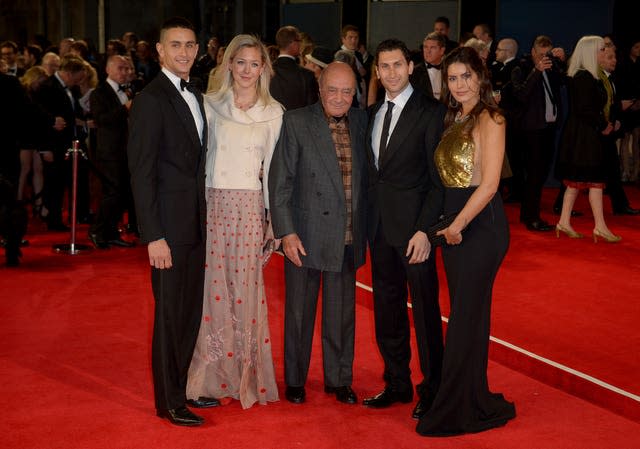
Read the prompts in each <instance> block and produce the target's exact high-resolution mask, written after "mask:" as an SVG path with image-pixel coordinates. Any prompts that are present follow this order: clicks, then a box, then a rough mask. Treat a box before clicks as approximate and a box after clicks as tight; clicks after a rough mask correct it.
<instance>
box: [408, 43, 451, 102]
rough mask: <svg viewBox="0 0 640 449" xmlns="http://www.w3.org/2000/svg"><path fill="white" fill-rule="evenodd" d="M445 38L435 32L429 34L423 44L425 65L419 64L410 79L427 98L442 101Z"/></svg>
mask: <svg viewBox="0 0 640 449" xmlns="http://www.w3.org/2000/svg"><path fill="white" fill-rule="evenodd" d="M445 45H446V41H445V37H444V36H443V35H442V34H440V33H436V32H435V31H434V32H432V33H429V34H427V36H426V37H425V38H424V41H423V42H422V56H423V58H424V63H421V64H417V65H416V66H415V67H414V69H413V73H412V74H411V76H410V77H409V80H410V81H411V84H412V85H413V87H414V88H415V89H418V90H420V91H422V92H423V93H424V94H425V95H426V96H427V97H430V98H433V99H434V100H440V90H441V89H442V69H441V65H442V59H443V58H444V54H445Z"/></svg>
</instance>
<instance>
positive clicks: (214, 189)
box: [187, 34, 283, 408]
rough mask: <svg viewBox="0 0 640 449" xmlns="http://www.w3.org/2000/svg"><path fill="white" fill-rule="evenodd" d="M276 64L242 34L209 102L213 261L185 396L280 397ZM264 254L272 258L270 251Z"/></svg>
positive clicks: (250, 400)
mask: <svg viewBox="0 0 640 449" xmlns="http://www.w3.org/2000/svg"><path fill="white" fill-rule="evenodd" d="M271 72H272V69H271V62H270V60H269V56H268V53H267V49H266V48H265V46H264V45H263V44H262V43H261V42H260V41H259V40H258V39H257V38H256V37H254V36H250V35H246V34H242V35H238V36H236V37H235V38H234V39H233V40H232V41H231V43H230V44H229V45H228V46H227V49H226V51H225V54H224V58H223V60H222V64H221V65H220V66H219V68H218V70H217V71H216V74H215V80H214V81H215V82H216V84H217V85H219V86H220V88H219V90H218V91H216V92H215V93H211V94H207V95H206V96H205V101H204V104H205V111H206V113H207V121H208V126H209V142H208V147H207V148H208V154H207V163H206V185H207V192H206V194H207V260H206V265H205V288H204V290H205V294H204V309H203V314H202V321H201V326H200V333H199V336H198V341H197V343H196V348H195V351H194V355H193V360H192V362H191V368H190V369H189V379H188V385H187V398H188V399H190V400H191V401H198V400H201V399H202V400H205V401H206V400H208V399H210V398H233V399H236V400H239V401H240V403H241V405H242V407H243V408H248V407H251V406H252V405H253V404H254V403H256V402H259V403H261V404H265V403H266V402H268V401H277V400H278V389H277V386H276V381H275V374H274V368H273V361H272V357H271V341H270V336H269V323H268V320H267V302H266V298H265V293H264V281H263V276H262V266H263V262H264V261H265V258H266V257H268V249H267V250H264V249H263V248H268V247H269V245H268V242H269V241H270V240H271V239H270V236H272V235H273V232H270V229H271V228H270V225H268V224H267V223H266V222H265V208H266V209H268V207H269V205H268V198H269V196H268V191H267V182H266V179H267V177H268V174H269V165H270V162H271V156H272V154H273V150H274V147H275V144H276V141H277V139H278V136H279V134H280V127H281V125H282V115H283V109H282V106H281V105H280V103H278V102H277V101H275V100H274V99H273V98H272V97H271V95H270V94H269V80H270V77H271ZM265 252H266V253H265Z"/></svg>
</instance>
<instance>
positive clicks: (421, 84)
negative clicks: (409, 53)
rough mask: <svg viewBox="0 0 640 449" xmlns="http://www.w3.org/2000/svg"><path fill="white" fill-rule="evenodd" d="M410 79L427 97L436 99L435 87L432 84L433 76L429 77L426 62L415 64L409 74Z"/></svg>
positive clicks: (415, 87)
mask: <svg viewBox="0 0 640 449" xmlns="http://www.w3.org/2000/svg"><path fill="white" fill-rule="evenodd" d="M409 80H410V81H411V85H412V86H413V88H414V89H418V90H420V91H422V92H423V93H424V94H425V95H426V96H427V97H429V98H433V99H434V100H435V98H434V96H433V87H432V86H431V78H429V71H428V70H427V66H426V65H425V63H424V62H420V63H419V64H416V65H415V66H414V68H413V73H412V74H411V75H410V76H409Z"/></svg>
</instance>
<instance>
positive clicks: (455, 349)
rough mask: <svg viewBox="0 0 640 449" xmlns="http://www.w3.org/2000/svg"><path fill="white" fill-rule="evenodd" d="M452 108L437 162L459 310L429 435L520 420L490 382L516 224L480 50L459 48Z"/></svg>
mask: <svg viewBox="0 0 640 449" xmlns="http://www.w3.org/2000/svg"><path fill="white" fill-rule="evenodd" d="M443 84H444V86H443V91H442V92H443V99H444V101H445V102H447V103H448V105H449V110H448V112H447V115H446V117H445V128H446V130H445V133H444V135H443V137H442V141H441V142H440V144H439V145H438V148H437V150H436V153H435V163H436V166H437V168H438V171H439V173H440V177H441V179H442V183H443V185H444V186H445V203H444V208H445V215H449V214H452V213H457V216H456V218H455V220H454V221H453V222H452V223H451V224H450V225H449V227H448V228H446V229H444V230H443V231H440V233H441V234H442V235H444V237H445V239H446V241H447V245H446V246H445V247H443V249H442V256H443V259H444V268H445V272H446V275H447V282H448V285H449V293H450V300H451V313H450V315H449V324H448V328H447V335H446V345H445V350H444V360H443V368H442V382H441V384H440V387H439V389H438V392H437V394H436V396H435V399H434V402H433V404H432V406H431V408H430V409H429V410H428V411H427V413H426V414H425V415H424V416H423V417H422V418H421V419H420V421H419V423H418V426H417V429H416V430H417V432H418V433H419V434H421V435H430V436H447V435H458V434H462V433H469V432H479V431H482V430H486V429H489V428H492V427H497V426H502V425H504V424H505V423H506V422H507V421H508V420H509V419H511V418H514V417H515V407H514V405H513V403H511V402H508V401H506V400H505V399H504V397H503V396H502V395H501V394H495V393H491V392H490V391H489V386H488V381H487V359H488V348H489V323H490V314H491V294H492V289H493V282H494V280H495V277H496V274H497V272H498V268H499V267H500V264H501V263H502V260H503V259H504V256H505V254H506V252H507V248H508V246H509V227H508V224H507V219H506V216H505V213H504V209H503V206H502V200H501V198H500V196H499V195H496V191H497V189H498V184H499V182H500V173H501V169H502V161H503V158H504V147H505V143H504V141H505V119H504V117H503V116H502V115H501V114H500V113H499V112H498V108H497V106H496V104H495V102H494V100H493V98H492V95H491V94H492V90H491V84H490V82H489V76H488V73H487V69H486V67H485V66H484V65H483V64H482V60H481V59H480V57H479V56H478V53H477V52H476V51H475V50H474V49H472V48H458V49H456V50H453V51H452V52H451V53H450V54H449V55H448V56H447V58H446V59H445V62H444V68H443Z"/></svg>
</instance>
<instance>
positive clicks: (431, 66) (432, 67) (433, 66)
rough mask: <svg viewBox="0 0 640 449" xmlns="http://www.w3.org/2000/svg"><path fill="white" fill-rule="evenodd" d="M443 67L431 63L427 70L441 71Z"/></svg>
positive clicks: (428, 64)
mask: <svg viewBox="0 0 640 449" xmlns="http://www.w3.org/2000/svg"><path fill="white" fill-rule="evenodd" d="M441 66H442V64H431V63H429V62H427V69H436V70H440V67H441Z"/></svg>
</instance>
